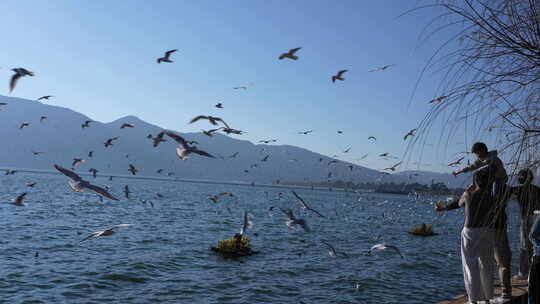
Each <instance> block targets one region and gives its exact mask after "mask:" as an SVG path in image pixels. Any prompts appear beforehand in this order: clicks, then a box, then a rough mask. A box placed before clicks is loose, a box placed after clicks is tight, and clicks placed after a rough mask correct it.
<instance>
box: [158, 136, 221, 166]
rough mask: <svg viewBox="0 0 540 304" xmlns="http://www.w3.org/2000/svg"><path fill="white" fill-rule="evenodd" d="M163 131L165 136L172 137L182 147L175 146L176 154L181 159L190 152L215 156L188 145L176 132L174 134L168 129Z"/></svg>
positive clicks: (185, 157) (184, 158) (186, 156)
mask: <svg viewBox="0 0 540 304" xmlns="http://www.w3.org/2000/svg"><path fill="white" fill-rule="evenodd" d="M164 132H165V134H166V135H167V136H169V137H170V138H172V139H174V140H175V141H176V142H177V143H179V144H180V146H181V147H182V148H181V149H180V148H176V155H177V156H178V158H180V159H181V160H186V159H187V158H188V155H189V154H191V153H195V154H199V155H201V156H206V157H211V158H215V157H214V156H213V155H211V154H209V153H207V152H205V151H202V150H199V149H197V147H195V146H190V145H188V143H187V142H186V141H185V140H184V139H183V138H182V137H181V136H179V135H176V134H174V133H172V132H169V131H164Z"/></svg>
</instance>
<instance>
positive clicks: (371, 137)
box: [367, 136, 377, 142]
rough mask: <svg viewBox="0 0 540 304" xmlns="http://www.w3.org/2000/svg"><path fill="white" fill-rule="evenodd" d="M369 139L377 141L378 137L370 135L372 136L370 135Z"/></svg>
mask: <svg viewBox="0 0 540 304" xmlns="http://www.w3.org/2000/svg"><path fill="white" fill-rule="evenodd" d="M367 139H368V140H370V139H373V141H374V142H375V141H377V138H375V136H370V137H368V138H367Z"/></svg>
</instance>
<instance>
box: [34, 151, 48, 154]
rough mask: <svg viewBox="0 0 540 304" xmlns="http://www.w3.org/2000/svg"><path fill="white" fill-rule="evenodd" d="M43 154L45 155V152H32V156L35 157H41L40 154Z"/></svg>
mask: <svg viewBox="0 0 540 304" xmlns="http://www.w3.org/2000/svg"><path fill="white" fill-rule="evenodd" d="M43 153H45V152H40V151H32V154H34V155H40V154H43Z"/></svg>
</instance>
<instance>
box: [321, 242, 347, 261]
mask: <svg viewBox="0 0 540 304" xmlns="http://www.w3.org/2000/svg"><path fill="white" fill-rule="evenodd" d="M321 243H323V244H325V245H326V247H328V254H329V255H330V256H331V257H334V258H335V257H337V255H338V254H342V255H343V256H344V257H346V258H348V257H349V256H348V255H347V254H346V253H345V252H337V251H336V248H334V246H332V245H330V244H329V243H327V242H325V241H321Z"/></svg>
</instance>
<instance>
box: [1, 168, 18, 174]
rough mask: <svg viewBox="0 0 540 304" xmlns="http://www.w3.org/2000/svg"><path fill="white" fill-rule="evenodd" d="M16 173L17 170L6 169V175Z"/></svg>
mask: <svg viewBox="0 0 540 304" xmlns="http://www.w3.org/2000/svg"><path fill="white" fill-rule="evenodd" d="M15 173H17V170H10V169H7V170H6V173H5V174H4V175H14V174H15Z"/></svg>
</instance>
